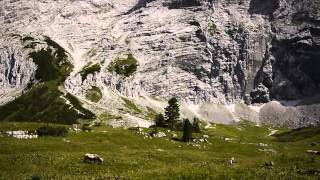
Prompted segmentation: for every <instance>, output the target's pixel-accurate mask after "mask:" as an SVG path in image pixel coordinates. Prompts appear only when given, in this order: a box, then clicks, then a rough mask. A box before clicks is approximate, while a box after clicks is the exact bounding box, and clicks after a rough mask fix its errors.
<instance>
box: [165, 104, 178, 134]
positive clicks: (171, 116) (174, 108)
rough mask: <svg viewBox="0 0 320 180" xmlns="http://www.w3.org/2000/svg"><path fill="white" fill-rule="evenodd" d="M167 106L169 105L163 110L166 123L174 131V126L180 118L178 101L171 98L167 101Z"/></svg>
mask: <svg viewBox="0 0 320 180" xmlns="http://www.w3.org/2000/svg"><path fill="white" fill-rule="evenodd" d="M168 104H169V105H168V106H167V107H166V108H165V117H166V123H167V124H168V125H169V126H170V128H171V129H174V128H175V124H176V123H177V121H178V119H179V117H180V113H179V111H180V109H179V104H178V100H177V99H176V98H171V99H170V100H169V101H168Z"/></svg>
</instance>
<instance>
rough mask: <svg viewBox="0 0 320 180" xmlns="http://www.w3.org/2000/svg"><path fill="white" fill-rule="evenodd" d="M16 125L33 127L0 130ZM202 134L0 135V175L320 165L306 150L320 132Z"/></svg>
mask: <svg viewBox="0 0 320 180" xmlns="http://www.w3.org/2000/svg"><path fill="white" fill-rule="evenodd" d="M19 127H20V128H23V127H24V128H28V129H32V128H36V127H37V124H30V125H28V124H16V125H15V126H12V124H6V123H4V124H0V131H1V130H4V129H12V128H14V129H18V128H19ZM145 131H150V129H149V130H148V129H147V130H145ZM205 133H206V134H209V135H210V138H209V141H210V143H211V145H210V144H207V143H206V144H203V145H205V146H206V148H205V149H204V148H201V149H199V148H197V147H193V146H190V145H187V144H184V143H182V142H178V141H174V142H171V141H169V140H166V139H165V138H161V139H143V136H141V135H138V134H137V133H135V132H133V131H128V130H123V129H112V128H109V127H96V128H94V131H93V132H89V133H85V132H81V133H73V134H71V135H69V136H68V137H66V138H65V140H67V141H70V142H66V141H64V140H63V138H53V137H45V138H40V139H32V140H17V139H13V138H7V137H0V147H1V148H0V179H25V178H29V177H32V176H35V175H37V176H40V177H45V178H50V179H51V178H56V179H79V178H80V177H81V178H83V179H89V178H90V179H91V178H97V179H99V178H100V179H106V178H116V177H122V178H129V179H210V178H214V179H232V178H234V179H319V175H307V174H303V175H300V174H301V173H300V174H299V173H298V172H302V173H303V172H306V170H310V169H311V168H319V167H320V158H319V157H316V158H315V160H314V161H313V162H312V157H311V156H309V155H307V154H306V153H305V151H306V150H307V149H314V150H320V147H319V146H316V147H310V145H309V144H310V142H313V141H317V142H319V140H320V135H319V134H316V135H315V136H313V137H311V138H306V139H303V140H300V141H295V142H294V143H287V142H279V141H277V139H276V138H275V137H270V136H267V134H268V133H269V131H267V129H266V128H259V127H253V126H250V125H239V126H226V125H217V126H216V128H215V129H210V130H206V131H205ZM178 134H179V136H181V133H180V132H179V133H178ZM195 136H200V134H198V135H195ZM225 137H229V138H233V139H234V140H232V141H230V142H227V141H225V140H223V139H224V138H225ZM240 140H241V141H240ZM260 142H261V143H267V144H269V146H268V147H264V148H271V149H274V150H275V151H276V153H270V152H269V153H268V152H260V151H258V149H259V148H263V147H259V146H258V145H256V144H249V143H260ZM203 145H202V146H203ZM158 149H162V150H163V151H162V150H161V151H159V150H158ZM85 153H97V154H100V155H101V156H102V157H103V158H104V159H105V162H104V163H103V164H102V165H95V164H85V163H82V162H81V160H82V157H83V155H84V154H85ZM231 157H235V159H236V165H234V166H230V165H229V164H228V160H229V159H230V158H231ZM268 160H273V161H274V162H275V166H274V168H273V169H268V168H266V167H265V166H264V162H265V161H268ZM318 170H319V169H318Z"/></svg>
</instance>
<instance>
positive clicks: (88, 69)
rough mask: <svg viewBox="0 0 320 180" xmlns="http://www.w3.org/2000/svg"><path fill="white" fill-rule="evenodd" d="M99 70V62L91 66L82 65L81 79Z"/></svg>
mask: <svg viewBox="0 0 320 180" xmlns="http://www.w3.org/2000/svg"><path fill="white" fill-rule="evenodd" d="M100 71H101V66H100V64H94V65H92V66H87V67H84V69H83V70H82V71H81V72H80V74H81V78H82V81H84V80H85V79H86V78H87V76H88V75H89V74H94V73H96V72H100Z"/></svg>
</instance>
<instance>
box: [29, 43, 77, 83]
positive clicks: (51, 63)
mask: <svg viewBox="0 0 320 180" xmlns="http://www.w3.org/2000/svg"><path fill="white" fill-rule="evenodd" d="M45 41H46V42H47V43H48V46H50V47H52V48H54V51H53V50H51V48H47V49H42V50H40V51H37V52H32V53H30V54H29V56H30V57H31V58H32V59H33V62H34V63H35V64H36V65H37V66H38V68H37V70H36V79H39V80H42V81H50V80H58V81H59V82H62V81H64V80H65V78H66V77H67V76H68V75H69V74H70V72H71V71H72V68H73V66H72V65H71V64H70V63H69V62H68V60H67V55H66V52H65V50H64V49H63V48H62V47H61V46H59V45H58V44H57V43H55V42H54V41H52V40H51V39H50V38H48V37H47V38H46V39H45Z"/></svg>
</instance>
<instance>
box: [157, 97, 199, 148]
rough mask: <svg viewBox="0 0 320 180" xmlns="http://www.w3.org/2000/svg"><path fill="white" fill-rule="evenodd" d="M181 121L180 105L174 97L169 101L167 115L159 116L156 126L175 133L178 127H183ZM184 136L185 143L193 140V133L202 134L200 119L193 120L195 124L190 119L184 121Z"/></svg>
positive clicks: (166, 109)
mask: <svg viewBox="0 0 320 180" xmlns="http://www.w3.org/2000/svg"><path fill="white" fill-rule="evenodd" d="M179 120H180V105H179V102H178V100H177V98H175V97H173V98H171V99H170V100H169V101H168V106H167V107H166V108H165V115H163V114H161V113H160V114H158V115H157V116H156V117H155V126H156V127H163V128H169V129H171V130H173V131H176V130H178V126H179V125H181V122H180V121H179ZM182 130H183V136H182V140H183V141H184V142H189V141H190V140H191V139H192V133H193V132H195V133H200V132H201V129H200V121H199V119H198V118H194V119H193V123H191V122H190V120H189V119H187V118H185V119H183V126H182Z"/></svg>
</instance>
